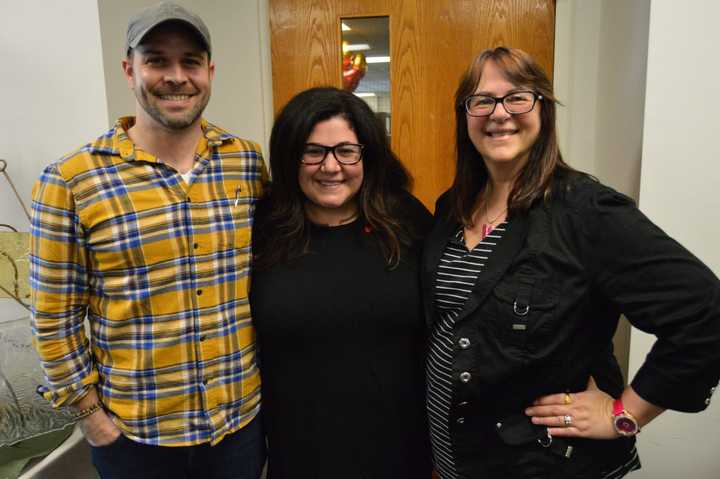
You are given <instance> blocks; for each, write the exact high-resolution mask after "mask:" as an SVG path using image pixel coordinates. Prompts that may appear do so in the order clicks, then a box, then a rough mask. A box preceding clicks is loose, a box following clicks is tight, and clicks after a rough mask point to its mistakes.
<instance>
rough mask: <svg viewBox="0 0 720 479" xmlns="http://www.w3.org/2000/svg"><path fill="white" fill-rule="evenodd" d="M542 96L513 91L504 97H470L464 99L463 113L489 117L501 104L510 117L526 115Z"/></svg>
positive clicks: (530, 92) (532, 92)
mask: <svg viewBox="0 0 720 479" xmlns="http://www.w3.org/2000/svg"><path fill="white" fill-rule="evenodd" d="M542 99H543V97H542V95H538V94H537V93H535V92H534V91H529V90H528V91H514V92H512V93H508V94H507V95H505V96H499V97H497V96H488V95H470V96H469V97H467V98H465V111H466V112H467V114H468V115H470V116H490V115H492V114H493V112H494V111H495V108H497V104H498V103H502V104H503V107H505V111H506V112H508V113H510V114H511V115H519V114H521V113H527V112H529V111H531V110H532V109H533V108H535V102H537V101H538V100H542Z"/></svg>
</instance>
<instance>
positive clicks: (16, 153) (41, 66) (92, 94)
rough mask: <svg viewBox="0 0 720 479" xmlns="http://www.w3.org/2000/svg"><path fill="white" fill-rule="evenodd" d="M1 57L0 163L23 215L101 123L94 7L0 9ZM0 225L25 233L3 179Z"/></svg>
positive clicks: (79, 3) (81, 1) (27, 0)
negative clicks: (51, 170) (34, 193)
mask: <svg viewBox="0 0 720 479" xmlns="http://www.w3.org/2000/svg"><path fill="white" fill-rule="evenodd" d="M60 19H62V21H60ZM0 58H1V59H2V61H1V62H0V105H2V115H0V158H3V159H5V160H7V161H8V171H9V173H10V176H11V178H12V179H13V182H14V183H15V185H16V186H17V188H18V190H19V191H20V194H21V195H22V197H23V200H24V201H25V203H26V205H27V206H28V208H29V207H30V191H31V189H32V185H33V183H34V182H35V180H36V179H37V178H38V177H39V176H40V173H41V172H42V169H43V167H44V166H45V165H47V164H49V163H52V162H53V161H55V160H57V159H58V158H60V157H61V156H62V155H64V154H65V153H67V152H69V151H71V150H73V149H75V148H76V147H78V146H80V145H81V144H83V143H86V142H87V141H89V140H90V139H91V138H94V137H96V136H98V135H99V134H100V133H101V132H102V131H103V130H104V129H105V126H106V123H107V107H106V103H105V81H104V73H103V66H102V52H101V50H100V28H99V25H98V11H97V5H96V2H95V0H74V1H72V2H53V1H48V0H23V1H13V2H11V1H2V2H0ZM0 223H9V224H11V225H13V226H14V227H15V228H17V229H18V230H21V231H28V229H29V223H28V221H27V219H26V218H25V215H24V214H23V212H22V209H21V208H20V206H19V205H18V204H17V200H16V199H15V197H14V196H13V195H12V193H11V190H10V187H9V186H8V184H7V182H6V180H5V178H4V177H0ZM24 315H26V312H25V310H24V309H22V308H21V307H20V306H18V305H16V304H15V303H14V302H13V301H11V300H6V299H0V321H3V320H10V319H17V318H19V317H21V316H24Z"/></svg>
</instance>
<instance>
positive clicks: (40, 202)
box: [30, 164, 98, 407]
mask: <svg viewBox="0 0 720 479" xmlns="http://www.w3.org/2000/svg"><path fill="white" fill-rule="evenodd" d="M32 197H33V200H32V226H31V240H30V286H31V288H32V313H31V326H32V334H33V345H34V347H35V349H36V350H37V352H38V355H39V356H40V361H41V365H42V368H43V371H44V374H45V378H46V383H47V384H46V386H43V387H42V388H41V390H42V392H43V395H44V396H45V398H46V399H48V400H49V401H51V403H52V404H53V406H55V407H60V406H67V405H71V404H73V403H74V402H76V401H78V400H80V399H81V398H82V397H84V396H85V394H87V392H88V390H89V388H90V385H92V384H95V383H97V381H98V374H97V371H96V369H95V368H94V366H93V361H92V357H91V353H90V348H89V342H88V338H87V336H86V334H85V328H84V320H85V314H86V311H87V304H88V274H87V257H86V250H85V247H84V239H83V231H82V225H81V224H80V222H79V218H78V215H77V213H76V211H75V202H74V199H73V195H72V192H71V191H70V188H69V187H68V184H67V182H66V180H65V179H64V178H63V177H62V175H61V173H60V171H59V168H58V165H57V164H55V165H50V166H48V167H47V168H46V169H45V171H44V172H43V174H42V176H41V177H40V179H39V180H38V182H37V183H36V184H35V186H34V188H33V195H32Z"/></svg>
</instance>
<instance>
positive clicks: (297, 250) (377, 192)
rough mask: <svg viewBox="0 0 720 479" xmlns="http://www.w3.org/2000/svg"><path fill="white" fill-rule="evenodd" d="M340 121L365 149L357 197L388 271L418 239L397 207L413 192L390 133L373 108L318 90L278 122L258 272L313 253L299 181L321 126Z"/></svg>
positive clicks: (290, 106)
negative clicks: (313, 137) (307, 149)
mask: <svg viewBox="0 0 720 479" xmlns="http://www.w3.org/2000/svg"><path fill="white" fill-rule="evenodd" d="M338 116H339V117H342V118H343V119H345V120H346V121H347V122H348V124H349V125H350V128H351V129H352V130H353V131H354V132H355V134H356V135H357V138H358V141H359V142H360V143H361V144H362V145H364V149H363V156H362V166H363V183H362V186H361V187H360V191H359V192H358V194H357V202H358V207H359V213H360V216H361V218H362V219H363V220H364V221H365V223H366V224H367V225H368V226H369V227H370V229H371V230H372V232H373V235H375V236H376V237H377V239H378V241H379V243H380V246H381V249H382V251H383V254H384V255H385V259H386V261H387V264H388V266H389V267H394V266H396V265H397V264H398V262H399V261H400V254H401V249H402V247H403V246H405V245H407V244H409V243H410V241H411V236H412V235H411V233H410V232H409V231H407V230H406V228H405V227H404V226H403V225H402V224H401V222H400V221H399V220H398V218H397V213H398V212H397V211H396V210H395V209H394V207H395V206H396V203H397V200H398V199H399V197H400V196H401V195H402V194H404V192H406V191H407V190H408V188H409V187H410V183H411V178H410V175H409V174H408V172H407V170H406V169H405V168H404V167H403V165H402V164H401V163H400V161H399V160H398V159H397V157H396V156H395V155H394V154H393V152H392V151H391V150H390V144H389V141H388V137H387V135H386V133H385V128H384V126H383V125H382V123H381V122H380V121H379V120H378V119H377V117H376V116H375V114H374V113H373V111H372V110H371V109H370V107H369V106H368V105H367V103H365V102H364V101H363V100H361V99H360V98H358V97H357V96H355V95H354V94H352V93H350V92H347V91H344V90H340V89H337V88H333V87H318V88H311V89H309V90H305V91H303V92H301V93H299V94H297V95H296V96H295V97H293V98H292V99H291V100H290V101H289V102H288V103H287V104H286V105H285V106H284V107H283V109H282V110H281V111H280V113H279V114H278V116H277V117H276V119H275V124H274V125H273V128H272V132H271V135H270V171H271V176H272V185H271V186H270V192H269V194H268V196H267V198H265V199H264V200H263V201H262V205H261V208H260V209H261V210H262V212H260V211H258V213H261V214H260V215H259V216H260V217H261V218H262V220H261V223H260V224H258V225H257V227H256V231H257V234H258V236H257V237H256V239H257V242H256V241H253V243H254V245H257V246H253V250H254V251H255V263H254V267H257V268H259V269H266V268H270V267H272V266H274V265H276V264H278V263H281V262H284V261H288V260H292V259H295V258H298V257H300V256H302V255H303V254H305V253H307V252H308V247H309V241H310V236H309V232H310V223H309V220H308V219H307V217H306V215H305V207H304V205H305V201H306V198H305V195H304V194H303V192H302V190H301V189H300V185H299V182H298V172H299V169H300V166H301V163H300V159H301V157H302V155H303V151H304V149H305V143H306V142H307V139H308V137H309V136H310V134H311V132H312V130H313V129H314V128H315V125H317V124H318V123H320V122H322V121H325V120H329V119H331V118H334V117H338Z"/></svg>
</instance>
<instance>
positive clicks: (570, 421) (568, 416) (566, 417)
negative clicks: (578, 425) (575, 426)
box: [562, 414, 573, 426]
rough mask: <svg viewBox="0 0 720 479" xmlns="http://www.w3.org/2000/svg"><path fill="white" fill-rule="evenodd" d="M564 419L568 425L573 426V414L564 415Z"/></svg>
mask: <svg viewBox="0 0 720 479" xmlns="http://www.w3.org/2000/svg"><path fill="white" fill-rule="evenodd" d="M562 420H563V423H565V425H566V426H571V425H572V421H573V420H572V416H571V415H570V414H566V415H564V416H563V418H562Z"/></svg>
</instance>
